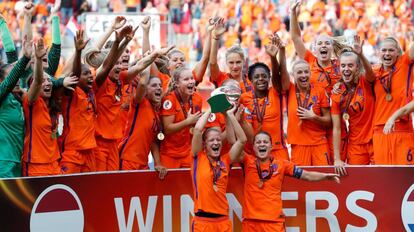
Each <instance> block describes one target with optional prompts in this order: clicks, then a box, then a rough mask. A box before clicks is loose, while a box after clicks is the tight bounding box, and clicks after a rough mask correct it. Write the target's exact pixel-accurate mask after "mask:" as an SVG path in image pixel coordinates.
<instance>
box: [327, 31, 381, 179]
mask: <svg viewBox="0 0 414 232" xmlns="http://www.w3.org/2000/svg"><path fill="white" fill-rule="evenodd" d="M339 60H340V70H341V73H342V81H343V82H342V83H340V85H339V88H338V89H339V92H338V93H333V94H332V108H331V114H332V123H333V142H334V143H333V145H334V157H335V160H334V164H335V168H336V171H337V172H338V173H340V174H341V175H343V174H346V172H345V170H344V168H343V166H344V163H343V161H342V160H341V159H340V150H341V149H340V141H341V124H343V123H341V121H342V119H343V120H346V121H348V122H349V133H348V135H347V148H346V149H345V150H346V151H347V163H348V164H353V165H367V164H370V163H371V161H372V159H373V155H374V154H373V148H372V118H373V116H374V93H373V92H372V85H371V84H370V83H369V82H368V81H367V80H366V78H365V76H368V77H372V76H374V73H373V71H372V68H371V64H370V63H369V62H368V60H367V59H366V58H365V57H364V55H363V54H362V43H360V39H359V36H355V44H354V52H350V51H346V52H343V53H342V54H341V56H340V58H339ZM362 68H364V70H365V74H364V73H362Z"/></svg>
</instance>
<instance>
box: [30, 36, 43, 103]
mask: <svg viewBox="0 0 414 232" xmlns="http://www.w3.org/2000/svg"><path fill="white" fill-rule="evenodd" d="M34 48H35V51H34V52H35V62H34V75H33V82H32V85H31V86H30V88H29V91H28V100H29V103H30V104H32V103H34V102H35V101H36V100H37V98H38V97H39V94H40V91H41V88H42V83H43V65H42V58H43V57H44V56H45V55H46V54H47V49H46V48H45V45H44V41H43V39H39V41H38V42H37V44H34Z"/></svg>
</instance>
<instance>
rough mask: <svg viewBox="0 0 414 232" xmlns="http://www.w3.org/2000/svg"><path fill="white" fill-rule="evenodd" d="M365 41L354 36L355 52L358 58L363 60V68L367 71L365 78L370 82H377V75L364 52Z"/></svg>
mask: <svg viewBox="0 0 414 232" xmlns="http://www.w3.org/2000/svg"><path fill="white" fill-rule="evenodd" d="M364 42H365V40H362V41H361V38H360V37H359V35H355V36H354V45H353V51H354V52H355V53H356V54H357V55H358V58H359V59H360V60H361V63H362V66H363V67H364V70H365V78H366V80H367V81H369V82H374V81H375V74H374V71H373V70H372V66H371V64H370V63H369V61H368V60H367V58H366V57H365V56H364V53H363V52H362V47H363V46H364Z"/></svg>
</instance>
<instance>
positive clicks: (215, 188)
mask: <svg viewBox="0 0 414 232" xmlns="http://www.w3.org/2000/svg"><path fill="white" fill-rule="evenodd" d="M213 189H214V191H216V192H218V191H219V189H218V187H217V185H215V184H213Z"/></svg>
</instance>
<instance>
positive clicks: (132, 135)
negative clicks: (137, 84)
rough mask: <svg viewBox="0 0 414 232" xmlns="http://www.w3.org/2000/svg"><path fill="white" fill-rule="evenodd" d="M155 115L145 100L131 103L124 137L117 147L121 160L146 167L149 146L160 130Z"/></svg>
mask: <svg viewBox="0 0 414 232" xmlns="http://www.w3.org/2000/svg"><path fill="white" fill-rule="evenodd" d="M155 114H156V112H155V111H154V109H153V107H152V105H151V102H150V101H149V100H148V99H147V98H145V97H144V98H143V99H142V102H141V103H139V104H137V103H135V101H134V100H132V101H131V106H130V111H129V114H128V124H127V126H126V130H125V135H124V138H123V139H122V141H121V143H120V144H119V147H118V148H119V156H120V157H121V159H123V160H129V161H133V162H136V163H138V164H139V165H148V154H149V152H150V149H151V144H152V142H153V141H154V139H156V138H155V136H156V135H157V134H158V132H159V130H160V128H158V126H159V125H158V123H157V119H156V115H155ZM160 120H161V119H160Z"/></svg>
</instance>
